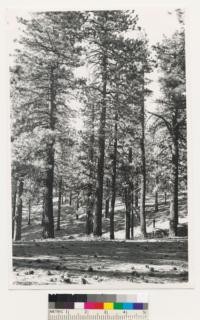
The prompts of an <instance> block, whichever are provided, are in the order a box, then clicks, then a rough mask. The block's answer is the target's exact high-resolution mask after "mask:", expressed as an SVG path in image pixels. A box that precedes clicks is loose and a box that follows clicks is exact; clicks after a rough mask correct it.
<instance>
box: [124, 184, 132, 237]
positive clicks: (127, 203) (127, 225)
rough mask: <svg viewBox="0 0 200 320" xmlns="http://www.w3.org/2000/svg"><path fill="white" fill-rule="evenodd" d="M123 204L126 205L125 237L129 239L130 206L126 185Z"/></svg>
mask: <svg viewBox="0 0 200 320" xmlns="http://www.w3.org/2000/svg"><path fill="white" fill-rule="evenodd" d="M125 205H126V221H125V227H126V230H125V238H126V239H127V240H129V239H130V227H131V206H130V199H129V191H128V187H126V188H125Z"/></svg>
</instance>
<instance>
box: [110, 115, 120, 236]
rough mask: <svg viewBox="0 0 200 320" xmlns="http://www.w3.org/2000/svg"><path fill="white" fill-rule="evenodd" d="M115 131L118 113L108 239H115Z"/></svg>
mask: <svg viewBox="0 0 200 320" xmlns="http://www.w3.org/2000/svg"><path fill="white" fill-rule="evenodd" d="M117 131H118V113H117V111H116V113H115V126H114V146H113V161H112V182H111V210H110V239H114V238H115V221H114V215H115V199H116V172H117Z"/></svg>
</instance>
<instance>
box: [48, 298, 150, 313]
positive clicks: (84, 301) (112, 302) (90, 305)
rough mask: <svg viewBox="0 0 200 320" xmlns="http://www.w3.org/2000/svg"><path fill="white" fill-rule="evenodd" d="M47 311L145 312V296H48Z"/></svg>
mask: <svg viewBox="0 0 200 320" xmlns="http://www.w3.org/2000/svg"><path fill="white" fill-rule="evenodd" d="M49 309H85V310H147V309H148V303H147V296H146V295H109V294H107V295H106V294H101V295H97V294H92V295H91V294H88V295H86V294H81V295H79V294H74V295H72V294H52V295H51V294H50V295H49Z"/></svg>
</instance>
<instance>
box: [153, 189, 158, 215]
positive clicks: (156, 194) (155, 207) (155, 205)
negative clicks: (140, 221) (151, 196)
mask: <svg viewBox="0 0 200 320" xmlns="http://www.w3.org/2000/svg"><path fill="white" fill-rule="evenodd" d="M154 209H155V212H158V192H157V191H156V192H155V204H154Z"/></svg>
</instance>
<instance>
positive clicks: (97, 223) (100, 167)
mask: <svg viewBox="0 0 200 320" xmlns="http://www.w3.org/2000/svg"><path fill="white" fill-rule="evenodd" d="M102 82H103V90H102V107H101V115H100V127H99V136H98V149H99V150H98V151H99V157H98V164H97V185H96V203H95V215H94V231H93V232H94V235H95V236H98V237H100V236H101V235H102V202H103V178H104V155H105V126H106V87H107V57H106V55H105V54H104V56H103V59H102Z"/></svg>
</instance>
